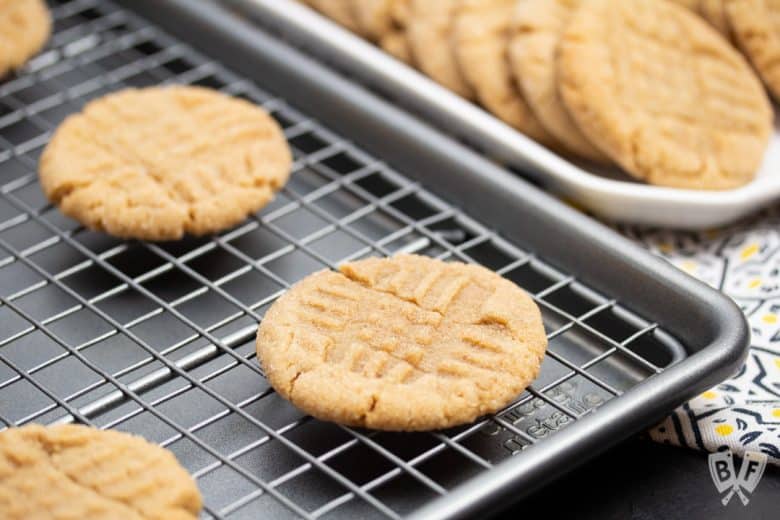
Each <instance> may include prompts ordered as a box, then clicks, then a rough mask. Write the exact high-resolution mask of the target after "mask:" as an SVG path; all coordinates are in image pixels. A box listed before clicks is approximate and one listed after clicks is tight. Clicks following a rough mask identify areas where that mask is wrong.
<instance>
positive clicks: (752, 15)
mask: <svg viewBox="0 0 780 520" xmlns="http://www.w3.org/2000/svg"><path fill="white" fill-rule="evenodd" d="M726 7H727V14H728V18H729V21H730V23H731V27H732V29H733V32H734V38H735V39H736V40H737V44H738V45H739V47H740V48H741V49H742V50H743V51H744V52H745V54H747V56H748V58H750V61H751V62H752V63H753V67H755V69H756V70H757V71H758V73H759V74H760V75H761V78H762V79H763V80H764V83H765V84H766V86H767V88H769V90H770V91H771V92H772V95H773V96H774V97H775V99H780V1H778V0H729V1H728V2H727V4H726Z"/></svg>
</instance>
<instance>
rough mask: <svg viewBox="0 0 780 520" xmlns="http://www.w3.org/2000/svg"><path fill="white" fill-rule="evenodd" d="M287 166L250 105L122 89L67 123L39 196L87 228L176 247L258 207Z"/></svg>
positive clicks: (44, 170)
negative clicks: (170, 242)
mask: <svg viewBox="0 0 780 520" xmlns="http://www.w3.org/2000/svg"><path fill="white" fill-rule="evenodd" d="M291 164H292V158H291V154H290V149H289V147H288V145H287V142H286V140H285V137H284V134H283V133H282V131H281V129H280V128H279V125H278V124H277V123H276V121H274V119H273V118H271V117H270V116H269V115H268V114H267V113H266V112H265V110H263V109H262V108H261V107H258V106H256V105H254V104H252V103H250V102H248V101H244V100H242V99H237V98H231V97H229V96H227V95H225V94H222V93H219V92H217V91H214V90H210V89H205V88H200V87H184V86H176V87H152V88H146V89H140V90H136V89H127V90H123V91H120V92H115V93H112V94H110V95H108V96H105V97H103V98H101V99H98V100H95V101H92V102H91V103H89V104H88V105H87V106H86V107H84V110H83V111H82V112H81V113H78V114H75V115H71V116H69V117H68V118H67V119H66V120H65V121H64V122H63V123H62V125H61V126H60V127H59V128H58V129H57V131H56V132H55V133H54V136H53V137H52V139H51V141H50V142H49V144H48V146H47V147H46V149H45V150H44V152H43V155H42V156H41V160H40V165H39V175H40V182H41V187H42V188H43V191H44V193H45V194H46V196H47V197H48V198H49V200H51V201H52V202H53V203H54V204H56V205H57V206H59V208H60V210H62V212H63V213H65V214H66V215H68V216H70V217H72V218H74V219H76V220H78V221H79V222H81V223H82V224H84V225H85V226H87V227H89V228H92V229H98V230H104V231H106V232H108V233H110V234H112V235H115V236H118V237H123V238H137V239H145V240H174V239H179V238H181V237H182V236H183V235H184V234H185V233H189V234H193V235H204V234H207V233H214V232H217V231H220V230H222V229H226V228H229V227H230V226H233V225H235V224H237V223H238V222H240V221H241V220H243V219H244V218H246V217H247V216H248V215H249V214H251V213H253V212H255V211H257V210H259V209H260V208H262V207H263V206H264V205H265V204H267V203H268V202H269V201H270V200H271V199H272V198H273V194H274V191H276V190H278V189H279V188H281V187H282V186H283V185H284V183H285V182H286V180H287V178H288V176H289V174H290V168H291Z"/></svg>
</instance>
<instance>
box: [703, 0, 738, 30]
mask: <svg viewBox="0 0 780 520" xmlns="http://www.w3.org/2000/svg"><path fill="white" fill-rule="evenodd" d="M727 1H728V0H699V9H698V10H699V14H701V16H702V17H703V18H704V19H705V20H707V21H708V22H709V23H710V25H712V26H713V27H714V28H715V29H717V30H718V32H719V33H721V34H722V35H723V36H725V37H726V38H728V39H731V37H732V34H731V24H730V23H729V20H728V15H727V13H726V2H727Z"/></svg>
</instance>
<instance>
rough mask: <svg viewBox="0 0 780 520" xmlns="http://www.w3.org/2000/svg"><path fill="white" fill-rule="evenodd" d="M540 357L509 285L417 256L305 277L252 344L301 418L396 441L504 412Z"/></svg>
mask: <svg viewBox="0 0 780 520" xmlns="http://www.w3.org/2000/svg"><path fill="white" fill-rule="evenodd" d="M546 347H547V338H546V336H545V332H544V326H543V325H542V319H541V315H540V313H539V309H538V308H537V306H536V304H535V303H534V302H533V301H532V300H531V298H530V297H529V296H528V295H527V294H526V293H525V292H524V291H523V290H522V289H520V288H519V287H517V286H516V285H515V284H513V283H512V282H510V281H509V280H506V279H504V278H502V277H501V276H499V275H497V274H495V273H493V272H491V271H489V270H487V269H485V268H483V267H479V266H475V265H466V264H462V263H445V262H442V261H440V260H435V259H431V258H427V257H422V256H414V255H399V256H395V257H392V258H386V259H379V258H370V259H366V260H361V261H358V262H354V263H348V264H345V265H343V266H341V268H340V270H339V272H333V271H320V272H318V273H315V274H313V275H311V276H309V277H307V278H305V279H304V280H303V281H301V282H299V283H298V284H296V285H295V286H294V287H293V288H291V289H290V290H289V291H288V292H287V293H286V294H284V295H283V296H282V297H281V298H280V299H279V300H278V301H277V302H276V303H275V304H274V305H273V306H272V307H271V309H269V311H268V313H267V314H266V316H265V318H264V319H263V322H262V324H261V325H260V329H259V331H258V337H257V353H258V356H259V358H260V361H261V363H262V365H263V368H264V369H265V372H266V376H267V377H268V379H269V381H270V382H271V384H272V385H273V387H274V388H275V389H276V390H277V391H278V392H279V393H280V394H281V395H282V396H284V397H286V398H287V399H289V400H290V401H292V402H293V404H295V405H296V406H298V407H299V408H301V409H302V410H303V411H305V412H307V413H309V414H311V415H313V416H314V417H317V418H320V419H324V420H329V421H335V422H339V423H342V424H347V425H352V426H362V427H368V428H375V429H382V430H402V431H414V430H432V429H438V428H446V427H450V426H455V425H458V424H463V423H468V422H471V421H474V420H475V419H476V418H477V417H479V416H481V415H485V414H488V413H492V412H495V411H497V410H499V409H501V408H502V407H504V406H505V405H507V404H509V403H510V402H511V401H512V400H513V399H514V398H516V397H517V396H518V394H520V392H522V391H523V389H525V388H526V387H527V386H528V385H529V384H530V383H531V381H533V379H534V378H535V377H536V375H537V374H538V371H539V366H540V363H541V361H542V357H543V356H544V352H545V349H546Z"/></svg>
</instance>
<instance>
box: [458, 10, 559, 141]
mask: <svg viewBox="0 0 780 520" xmlns="http://www.w3.org/2000/svg"><path fill="white" fill-rule="evenodd" d="M516 1H517V0H461V1H460V2H459V3H458V7H457V9H456V12H455V21H454V25H453V45H454V49H455V57H456V59H457V62H458V65H459V67H460V70H461V73H462V74H463V77H464V78H466V81H467V82H468V83H469V85H470V86H471V88H472V89H473V90H474V92H475V94H476V97H477V99H478V100H479V102H480V103H482V105H484V106H485V108H487V109H488V110H489V111H490V112H492V113H493V114H494V115H495V116H497V117H498V118H499V119H501V120H503V121H504V122H505V123H507V124H508V125H510V126H512V127H514V128H516V129H517V130H519V131H520V132H522V133H524V134H526V135H527V136H528V137H530V138H532V139H535V140H537V141H539V142H540V143H543V144H550V143H551V142H552V138H551V137H550V135H549V134H548V133H547V131H546V130H545V129H544V127H542V125H541V123H539V121H538V120H537V119H536V116H534V114H533V112H531V108H530V107H529V106H528V103H527V102H526V100H525V99H524V98H523V94H522V92H521V91H520V88H519V87H518V86H517V84H516V82H515V80H514V77H513V75H512V71H511V68H510V66H509V57H508V51H509V29H510V25H511V19H512V14H513V11H514V6H515V3H516Z"/></svg>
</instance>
